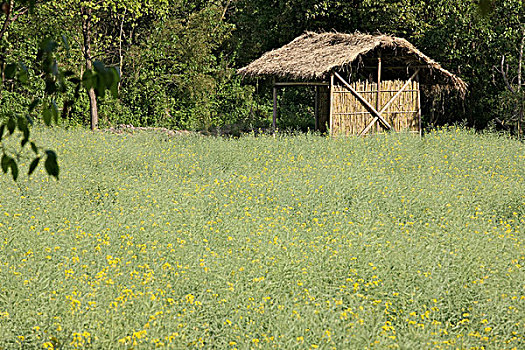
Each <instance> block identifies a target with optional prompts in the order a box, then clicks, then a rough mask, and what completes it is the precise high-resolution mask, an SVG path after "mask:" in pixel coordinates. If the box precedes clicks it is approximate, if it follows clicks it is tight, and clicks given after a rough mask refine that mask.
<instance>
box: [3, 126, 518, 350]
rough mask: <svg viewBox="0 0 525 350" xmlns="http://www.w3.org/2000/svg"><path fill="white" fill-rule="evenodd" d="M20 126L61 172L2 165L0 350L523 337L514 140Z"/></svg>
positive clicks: (478, 345) (358, 345) (314, 345)
mask: <svg viewBox="0 0 525 350" xmlns="http://www.w3.org/2000/svg"><path fill="white" fill-rule="evenodd" d="M35 137H36V138H37V140H38V142H37V143H38V144H40V145H43V146H46V147H49V148H51V149H54V150H55V151H56V152H57V154H58V160H59V163H60V166H61V173H60V180H59V181H55V179H54V178H50V177H48V176H47V175H45V174H44V172H43V171H42V170H40V169H38V170H37V171H36V172H35V173H34V174H33V175H32V177H31V178H30V179H28V178H27V176H22V177H21V179H19V181H18V183H14V182H13V181H12V179H11V176H10V175H2V176H1V177H0V349H74V348H79V349H80V348H82V349H84V348H87V349H90V348H91V349H152V348H155V347H159V348H169V349H181V348H205V349H210V348H215V349H234V348H237V349H250V348H253V349H259V348H261V349H269V348H279V349H331V348H334V349H364V348H375V349H524V348H525V268H524V266H525V146H524V144H523V143H520V142H519V141H516V140H513V139H510V138H507V137H504V136H499V135H495V134H475V133H474V132H472V131H468V130H463V129H446V130H445V129H444V130H438V131H434V132H431V133H429V134H427V135H426V136H424V137H423V138H419V137H414V136H410V135H403V134H399V135H386V136H385V135H383V136H374V137H367V138H365V139H361V138H340V139H339V138H338V139H330V138H324V137H320V136H315V135H302V136H276V137H273V136H261V137H256V136H246V137H241V138H240V139H222V138H208V137H199V136H182V137H172V138H168V137H166V136H163V135H158V134H152V133H138V134H134V135H114V134H107V133H96V134H92V133H90V132H88V131H83V130H74V129H73V130H62V129H47V130H37V131H36V132H35ZM29 161H30V159H29V158H28V159H27V161H25V163H26V165H25V167H23V168H24V169H27V167H28V164H29ZM22 162H24V160H23V159H22Z"/></svg>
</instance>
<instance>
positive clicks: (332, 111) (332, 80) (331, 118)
mask: <svg viewBox="0 0 525 350" xmlns="http://www.w3.org/2000/svg"><path fill="white" fill-rule="evenodd" d="M336 74H337V73H336ZM328 117H329V118H330V137H332V136H333V135H334V73H332V74H330V112H329V114H328Z"/></svg>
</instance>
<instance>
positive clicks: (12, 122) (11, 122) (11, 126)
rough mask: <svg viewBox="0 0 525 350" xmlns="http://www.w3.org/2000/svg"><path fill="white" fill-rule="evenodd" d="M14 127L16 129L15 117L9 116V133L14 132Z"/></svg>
mask: <svg viewBox="0 0 525 350" xmlns="http://www.w3.org/2000/svg"><path fill="white" fill-rule="evenodd" d="M15 129H16V122H15V118H13V117H9V120H8V121H7V130H8V131H9V134H12V133H14V132H15Z"/></svg>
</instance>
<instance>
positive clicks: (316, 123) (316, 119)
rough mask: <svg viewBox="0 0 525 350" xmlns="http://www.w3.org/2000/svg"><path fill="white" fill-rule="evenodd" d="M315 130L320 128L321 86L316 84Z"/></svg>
mask: <svg viewBox="0 0 525 350" xmlns="http://www.w3.org/2000/svg"><path fill="white" fill-rule="evenodd" d="M314 114H315V127H314V128H315V129H314V130H315V131H317V130H319V86H317V85H316V86H315V111H314Z"/></svg>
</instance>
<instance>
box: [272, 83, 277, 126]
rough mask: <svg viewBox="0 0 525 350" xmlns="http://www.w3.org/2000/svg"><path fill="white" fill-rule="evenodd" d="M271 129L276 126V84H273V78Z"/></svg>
mask: <svg viewBox="0 0 525 350" xmlns="http://www.w3.org/2000/svg"><path fill="white" fill-rule="evenodd" d="M272 126H273V130H274V131H275V128H276V126H277V86H275V80H274V81H273V122H272Z"/></svg>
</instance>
